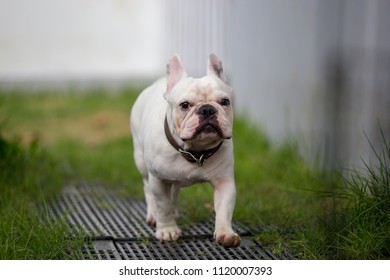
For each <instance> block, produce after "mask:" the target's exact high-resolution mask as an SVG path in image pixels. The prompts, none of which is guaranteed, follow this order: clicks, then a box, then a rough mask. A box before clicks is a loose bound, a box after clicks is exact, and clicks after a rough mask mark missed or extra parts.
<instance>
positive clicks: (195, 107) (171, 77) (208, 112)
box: [164, 54, 233, 150]
mask: <svg viewBox="0 0 390 280" xmlns="http://www.w3.org/2000/svg"><path fill="white" fill-rule="evenodd" d="M167 68H168V69H167V70H168V75H167V89H166V91H165V93H164V98H165V99H166V100H167V101H168V109H167V119H168V121H169V122H170V123H171V129H172V130H173V131H174V132H175V134H176V136H177V137H178V138H180V139H181V141H183V142H184V143H185V145H186V146H187V147H188V148H191V149H192V150H204V149H208V148H211V147H213V146H215V145H218V144H219V143H220V142H221V141H222V140H224V139H230V138H231V137H232V126H233V104H232V103H233V102H232V101H233V100H232V99H233V90H232V88H231V87H230V86H229V85H228V84H227V82H226V78H225V76H224V73H223V69H222V63H221V61H220V60H219V59H218V57H217V56H216V55H215V54H210V56H209V60H208V72H207V75H206V76H204V77H202V78H199V79H195V78H191V77H188V76H187V74H186V72H185V70H184V68H183V65H182V63H181V61H180V58H179V56H178V55H175V56H174V57H173V58H172V59H171V60H170V62H169V64H168V66H167Z"/></svg>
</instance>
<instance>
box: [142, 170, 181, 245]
mask: <svg viewBox="0 0 390 280" xmlns="http://www.w3.org/2000/svg"><path fill="white" fill-rule="evenodd" d="M149 186H150V188H151V189H152V192H153V196H154V201H155V203H156V238H157V239H158V240H160V241H174V240H177V239H178V238H179V237H180V236H181V230H180V228H179V227H178V226H177V224H176V220H175V210H176V207H175V205H174V204H173V203H172V198H171V184H170V183H168V182H164V181H162V180H160V179H158V178H156V177H155V176H153V175H151V174H149Z"/></svg>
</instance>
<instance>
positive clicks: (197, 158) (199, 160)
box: [164, 116, 223, 167]
mask: <svg viewBox="0 0 390 280" xmlns="http://www.w3.org/2000/svg"><path fill="white" fill-rule="evenodd" d="M164 131H165V136H166V137H167V139H168V141H169V143H170V144H171V145H172V147H174V148H175V149H176V150H177V151H179V153H180V154H181V155H182V157H183V158H185V159H186V160H187V161H189V162H191V163H196V164H198V166H199V167H201V166H202V165H203V163H204V161H205V160H206V159H208V158H209V157H211V156H212V155H213V154H215V153H216V152H217V151H218V150H219V148H221V146H222V144H223V141H221V143H219V144H218V145H217V146H216V147H214V148H212V149H209V150H206V151H201V152H193V151H185V150H183V149H181V147H180V146H179V144H177V142H176V140H175V139H174V138H173V136H172V134H171V132H170V131H169V126H168V121H167V117H166V116H165V120H164Z"/></svg>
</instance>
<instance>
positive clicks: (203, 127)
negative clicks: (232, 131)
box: [194, 121, 223, 138]
mask: <svg viewBox="0 0 390 280" xmlns="http://www.w3.org/2000/svg"><path fill="white" fill-rule="evenodd" d="M201 133H204V134H217V135H218V136H219V137H221V138H223V132H222V130H221V128H220V127H219V125H218V124H216V123H214V122H211V121H206V122H204V123H201V124H200V125H199V126H198V127H197V128H196V130H195V134H194V136H197V135H199V134H201Z"/></svg>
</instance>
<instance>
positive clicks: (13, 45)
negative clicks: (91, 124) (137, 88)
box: [0, 0, 165, 81]
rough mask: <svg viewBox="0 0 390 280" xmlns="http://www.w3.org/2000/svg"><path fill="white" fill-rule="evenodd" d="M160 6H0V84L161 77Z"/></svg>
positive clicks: (84, 1)
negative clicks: (22, 81) (28, 81)
mask: <svg viewBox="0 0 390 280" xmlns="http://www.w3.org/2000/svg"><path fill="white" fill-rule="evenodd" d="M162 11H163V2H162V1H160V0H130V1H125V0H96V1H95V0H34V1H31V0H0V81H1V80H3V81H10V80H34V79H41V80H47V79H54V80H56V79H59V80H64V79H65V80H67V79H70V80H72V79H76V80H80V79H87V80H88V79H99V78H102V79H110V78H115V79H118V78H126V77H128V76H129V77H134V76H135V77H145V76H146V77H150V76H153V77H154V76H157V75H160V74H162V73H163V72H164V71H161V69H163V68H164V67H161V65H164V64H165V61H163V51H164V49H163V48H162V47H161V45H162V42H163V38H164V14H163V12H162Z"/></svg>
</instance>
